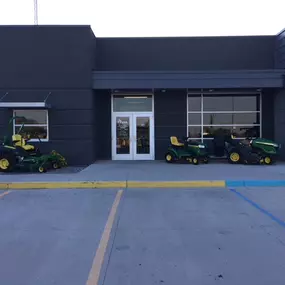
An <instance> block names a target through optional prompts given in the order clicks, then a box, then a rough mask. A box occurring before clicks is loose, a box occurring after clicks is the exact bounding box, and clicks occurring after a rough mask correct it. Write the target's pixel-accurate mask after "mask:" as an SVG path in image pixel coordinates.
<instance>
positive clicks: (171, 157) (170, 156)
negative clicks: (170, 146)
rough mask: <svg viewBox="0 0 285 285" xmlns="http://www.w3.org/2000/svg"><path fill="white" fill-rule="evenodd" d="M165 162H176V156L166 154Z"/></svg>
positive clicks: (169, 153)
mask: <svg viewBox="0 0 285 285" xmlns="http://www.w3.org/2000/svg"><path fill="white" fill-rule="evenodd" d="M165 161H166V162H167V163H171V162H173V161H174V156H173V154H172V153H171V152H168V153H166V155H165Z"/></svg>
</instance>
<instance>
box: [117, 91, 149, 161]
mask: <svg viewBox="0 0 285 285" xmlns="http://www.w3.org/2000/svg"><path fill="white" fill-rule="evenodd" d="M112 109H113V112H112V159H113V160H153V159H154V116H153V111H152V96H113V106H112Z"/></svg>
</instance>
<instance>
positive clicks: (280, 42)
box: [275, 30, 285, 68]
mask: <svg viewBox="0 0 285 285" xmlns="http://www.w3.org/2000/svg"><path fill="white" fill-rule="evenodd" d="M275 68H285V30H284V31H282V32H281V33H280V34H279V35H277V37H276V47H275Z"/></svg>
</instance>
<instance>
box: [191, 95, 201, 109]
mask: <svg viewBox="0 0 285 285" xmlns="http://www.w3.org/2000/svg"><path fill="white" fill-rule="evenodd" d="M188 111H189V112H190V111H191V112H197V111H198V112H200V111H201V96H189V97H188Z"/></svg>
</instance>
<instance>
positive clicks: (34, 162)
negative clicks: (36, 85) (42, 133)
mask: <svg viewBox="0 0 285 285" xmlns="http://www.w3.org/2000/svg"><path fill="white" fill-rule="evenodd" d="M15 118H16V117H13V118H12V119H11V120H10V122H11V121H13V120H14V119H15ZM23 127H24V125H22V127H21V128H20V130H19V132H18V134H15V135H13V136H12V142H10V140H9V136H5V139H4V142H3V143H2V145H0V172H14V171H17V170H20V171H32V172H35V171H37V172H40V173H42V172H46V171H47V170H48V169H57V168H61V167H65V166H67V163H66V160H65V158H64V157H63V156H62V155H60V154H59V153H57V152H56V151H52V152H51V153H50V154H42V153H41V152H40V150H39V149H37V148H35V146H34V145H30V144H27V141H28V140H27V139H24V138H23V137H22V135H20V132H21V131H22V130H23ZM39 141H40V142H41V140H40V138H39Z"/></svg>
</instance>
